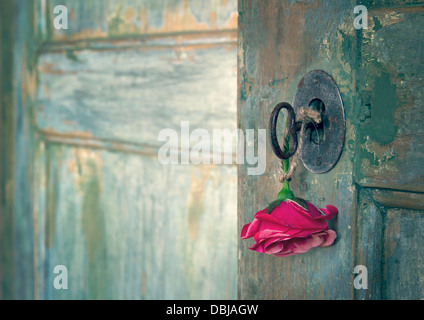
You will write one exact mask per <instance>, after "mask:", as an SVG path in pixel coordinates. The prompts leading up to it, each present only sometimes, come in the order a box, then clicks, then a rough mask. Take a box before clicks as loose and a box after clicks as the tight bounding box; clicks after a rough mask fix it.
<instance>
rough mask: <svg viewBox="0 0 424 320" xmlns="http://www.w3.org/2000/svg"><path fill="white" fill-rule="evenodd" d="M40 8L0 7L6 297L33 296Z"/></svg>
mask: <svg viewBox="0 0 424 320" xmlns="http://www.w3.org/2000/svg"><path fill="white" fill-rule="evenodd" d="M37 9H38V7H37V6H36V5H35V3H34V1H9V0H8V1H3V2H2V7H1V10H0V13H1V25H2V27H1V29H2V30H1V31H2V32H1V34H2V36H1V38H2V39H1V40H2V44H1V46H2V54H1V63H2V68H1V76H0V83H1V92H0V93H1V97H2V98H1V99H2V103H1V118H2V120H1V123H2V126H1V130H2V132H1V133H2V136H1V137H0V140H1V141H2V142H1V155H0V156H1V157H2V160H1V168H2V169H1V171H2V173H1V179H0V180H1V191H2V192H1V194H2V196H1V199H2V200H1V212H0V219H1V220H0V221H1V227H0V229H1V231H0V235H1V241H0V242H1V248H0V255H1V261H0V274H1V275H0V279H1V291H2V293H1V294H0V296H1V297H2V298H4V299H32V298H33V297H34V287H35V286H34V269H35V267H34V264H35V262H34V224H33V222H34V219H33V214H34V212H33V208H34V199H33V197H32V195H33V190H34V185H33V181H34V180H33V179H34V170H33V160H34V145H35V141H36V134H35V132H34V113H33V112H34V101H35V93H36V67H35V64H36V55H35V53H36V42H37V39H38V34H37V30H38V28H37V22H36V19H35V16H36V12H37ZM5 122H7V124H6V123H5ZM3 124H5V126H4V127H3ZM3 130H4V131H3ZM3 152H4V153H3ZM6 172H7V173H6ZM3 192H4V193H3ZM4 197H6V198H4Z"/></svg>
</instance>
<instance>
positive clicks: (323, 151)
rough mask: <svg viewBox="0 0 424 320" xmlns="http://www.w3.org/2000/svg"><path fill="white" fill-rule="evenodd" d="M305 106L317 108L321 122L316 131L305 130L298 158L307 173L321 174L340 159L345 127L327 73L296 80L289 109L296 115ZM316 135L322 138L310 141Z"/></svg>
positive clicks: (336, 93)
mask: <svg viewBox="0 0 424 320" xmlns="http://www.w3.org/2000/svg"><path fill="white" fill-rule="evenodd" d="M314 102H319V104H314ZM305 105H306V106H310V107H311V108H314V107H317V106H318V108H321V110H320V111H321V114H322V123H321V124H320V127H318V128H313V127H309V128H307V129H306V132H305V137H306V138H305V139H304V140H305V141H304V142H303V147H302V150H300V159H301V160H302V162H303V164H304V166H305V167H306V168H307V169H308V170H309V171H311V172H314V173H325V172H328V171H330V170H331V169H332V168H333V167H334V166H335V165H336V163H337V162H338V160H339V158H340V156H341V153H342V151H343V147H344V140H345V128H346V125H345V115H344V107H343V101H342V98H341V95H340V91H339V88H338V86H337V84H336V82H335V81H334V80H333V78H332V77H331V76H330V75H329V74H327V73H326V72H324V71H322V70H314V71H311V72H309V73H307V74H306V75H305V76H304V77H303V78H302V80H300V82H299V85H298V87H297V90H296V93H295V95H294V98H293V109H294V111H295V112H296V111H297V110H298V109H300V108H301V107H302V106H305ZM319 133H321V134H322V137H321V138H320V139H318V141H316V139H315V140H314V139H313V137H314V135H315V136H316V135H318V137H319Z"/></svg>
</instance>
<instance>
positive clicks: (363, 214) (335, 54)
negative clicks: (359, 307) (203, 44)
mask: <svg viewBox="0 0 424 320" xmlns="http://www.w3.org/2000/svg"><path fill="white" fill-rule="evenodd" d="M357 4H365V5H366V6H367V7H368V8H369V13H370V21H369V29H367V30H355V29H354V27H353V19H354V14H353V8H354V7H355V6H356V5H357ZM422 4H423V3H422V1H379V2H377V1H362V2H361V1H359V2H358V1H337V2H330V1H325V2H323V1H321V2H320V1H266V2H259V1H248V0H240V1H239V27H240V28H239V48H238V52H239V54H238V56H239V77H238V92H239V96H238V99H239V103H238V124H239V126H240V127H241V128H252V127H253V128H266V127H267V125H268V120H269V116H270V114H271V111H272V108H273V107H274V105H275V104H276V103H277V102H281V101H287V102H291V100H292V97H293V94H294V92H295V89H296V86H297V83H298V82H299V80H300V78H302V77H303V75H304V74H305V73H307V72H308V71H310V70H313V69H322V70H324V71H327V72H329V73H330V74H331V75H332V76H333V78H334V79H335V81H336V83H337V84H338V86H339V88H340V91H341V95H342V99H343V102H344V105H345V113H346V128H347V131H346V145H345V149H344V151H343V154H342V157H341V159H340V161H339V162H338V164H337V166H336V167H335V168H334V169H333V170H332V171H330V172H328V173H326V174H324V175H314V174H311V173H310V172H307V171H306V170H305V169H304V168H298V169H297V171H296V173H295V175H294V177H293V180H292V182H291V186H292V189H293V191H294V193H295V194H296V195H297V196H299V197H302V198H305V199H309V200H310V201H311V202H313V203H315V204H317V205H319V206H324V205H325V204H332V205H335V206H336V207H338V209H339V214H338V216H337V218H336V219H335V220H334V221H332V222H331V224H330V227H331V228H333V229H334V230H335V231H336V232H337V234H338V238H337V240H336V242H335V243H334V244H333V246H331V247H329V248H325V249H316V250H312V251H310V252H308V253H306V254H304V255H300V256H292V257H288V258H275V257H270V256H267V255H263V254H258V253H254V252H251V251H249V250H248V249H247V248H248V246H249V243H248V241H244V240H243V241H239V288H238V296H239V298H242V299H392V298H413V299H421V298H422V288H423V285H422V281H421V277H420V272H421V269H422V261H421V260H422V253H421V250H420V249H419V248H418V247H417V246H418V243H420V241H421V239H420V237H421V234H422V226H421V220H422V219H421V216H420V212H421V211H415V210H408V209H388V208H387V207H392V206H395V207H405V208H410V209H420V206H421V193H420V192H421V191H422V190H423V189H422V188H423V185H424V184H423V177H422V172H423V171H422V170H421V167H422V164H421V162H422V161H421V159H422V158H423V150H424V149H423V144H422V136H423V135H422V125H421V123H422V112H421V111H422V107H421V106H422V102H423V101H422V87H423V83H422V77H421V75H422V73H423V72H422V70H421V69H422V67H423V63H422V58H421V57H422V51H423V49H422V44H423V43H424V41H423V39H422V21H423V19H422V18H423V17H422V14H423V7H422ZM267 149H268V150H269V151H268V153H267V172H266V174H265V175H263V176H259V177H252V176H248V175H247V172H246V168H245V167H244V166H240V167H239V184H238V186H239V187H238V188H239V191H238V197H239V205H238V215H239V220H238V226H239V230H241V228H242V226H243V225H244V224H245V223H248V222H250V221H251V220H252V218H253V215H254V213H255V212H256V211H258V210H261V209H263V208H264V207H265V206H266V205H267V204H268V203H269V202H271V201H272V200H274V199H275V197H276V195H277V192H278V191H279V187H280V185H279V183H278V182H277V172H278V163H277V159H276V157H275V156H273V154H272V153H271V152H270V150H272V149H271V148H270V146H268V147H267ZM365 187H373V188H374V187H378V189H372V188H365ZM402 196H404V198H403V199H402V198H401V197H402ZM394 197H399V198H400V199H393V198H394ZM386 206H387V207H386ZM414 221H416V225H414ZM409 238H411V241H410V240H409ZM394 248H396V249H394ZM360 264H362V265H365V266H366V267H367V268H368V290H356V289H355V288H354V286H353V281H354V277H355V275H354V274H353V271H354V267H355V266H356V265H360ZM416 265H419V266H418V267H415V266H416ZM400 273H401V274H400ZM397 284H398V285H399V286H398V287H395V286H396V285H397ZM408 286H411V288H410V290H409V289H408V288H407V287H408ZM408 290H409V291H408Z"/></svg>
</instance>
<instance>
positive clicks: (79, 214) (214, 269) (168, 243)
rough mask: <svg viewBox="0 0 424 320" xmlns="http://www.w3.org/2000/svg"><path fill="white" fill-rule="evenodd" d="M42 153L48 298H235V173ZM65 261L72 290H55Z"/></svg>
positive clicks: (114, 156)
mask: <svg viewBox="0 0 424 320" xmlns="http://www.w3.org/2000/svg"><path fill="white" fill-rule="evenodd" d="M43 148H45V150H44V151H45V156H46V169H45V170H46V178H47V185H46V188H45V191H44V192H45V198H46V202H45V204H44V203H42V202H41V203H40V206H41V207H40V212H42V214H41V215H40V216H39V221H40V224H39V231H38V232H39V239H40V240H39V244H40V248H39V260H40V263H41V264H42V268H40V269H39V272H40V273H39V276H40V277H44V281H43V283H44V288H43V287H41V288H39V290H40V298H43V299H200V298H201V299H230V298H234V297H235V294H236V272H235V270H236V266H237V256H236V248H237V246H236V242H237V240H236V237H235V234H236V215H235V212H236V202H235V201H234V199H235V198H236V188H235V183H236V170H234V169H235V168H233V167H228V166H172V167H167V166H162V165H161V164H160V163H159V162H158V161H157V159H156V158H154V157H143V156H139V155H134V154H126V153H118V152H110V151H103V150H91V149H89V148H84V147H70V146H63V145H60V144H56V143H48V144H46V145H45V146H43ZM44 206H45V207H44ZM43 209H44V210H43ZM231 212H233V214H231ZM41 222H43V223H41ZM60 264H62V265H66V266H67V267H68V270H69V275H70V278H69V286H70V287H69V290H67V291H58V290H55V289H54V288H53V286H52V285H51V283H52V282H53V277H54V274H53V273H52V272H51V271H52V269H53V268H54V266H55V265H60Z"/></svg>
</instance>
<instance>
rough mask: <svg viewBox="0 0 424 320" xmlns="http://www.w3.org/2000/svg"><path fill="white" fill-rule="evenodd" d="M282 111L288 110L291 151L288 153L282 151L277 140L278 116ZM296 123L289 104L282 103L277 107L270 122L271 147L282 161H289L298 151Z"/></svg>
mask: <svg viewBox="0 0 424 320" xmlns="http://www.w3.org/2000/svg"><path fill="white" fill-rule="evenodd" d="M281 109H286V110H287V114H288V116H287V129H286V130H287V134H288V136H289V137H290V143H289V145H290V149H289V151H288V152H284V151H283V150H281V148H280V145H279V143H278V139H277V121H278V115H279V114H280V111H281ZM296 127H297V126H296V122H295V112H294V109H293V107H292V106H291V105H290V104H289V103H287V102H282V103H279V104H277V105H276V106H275V108H274V111H273V112H272V114H271V118H270V120H269V128H270V138H271V146H272V150H273V151H274V153H275V155H276V156H277V157H278V158H280V159H281V160H284V159H289V158H290V157H292V156H293V155H294V154H295V153H296V151H297V146H298V142H297V133H296V131H297V130H296Z"/></svg>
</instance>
